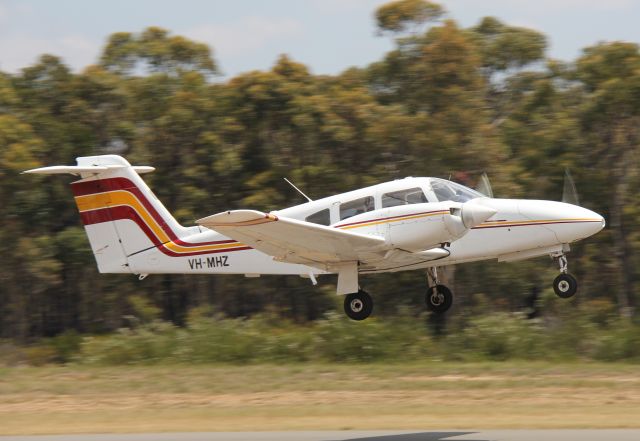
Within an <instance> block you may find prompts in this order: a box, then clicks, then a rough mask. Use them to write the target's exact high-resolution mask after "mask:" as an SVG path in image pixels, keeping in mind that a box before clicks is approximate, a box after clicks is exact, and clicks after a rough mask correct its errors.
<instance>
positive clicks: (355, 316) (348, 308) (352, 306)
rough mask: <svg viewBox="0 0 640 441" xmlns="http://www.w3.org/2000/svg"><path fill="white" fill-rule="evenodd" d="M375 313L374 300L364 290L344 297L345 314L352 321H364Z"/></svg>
mask: <svg viewBox="0 0 640 441" xmlns="http://www.w3.org/2000/svg"><path fill="white" fill-rule="evenodd" d="M372 311H373V299H372V298H371V296H370V295H369V293H367V292H366V291H364V290H362V289H361V290H359V291H358V292H354V293H352V294H347V295H346V296H345V297H344V312H345V313H346V314H347V316H348V317H349V318H350V319H352V320H364V319H366V318H367V317H369V316H370V315H371V312H372Z"/></svg>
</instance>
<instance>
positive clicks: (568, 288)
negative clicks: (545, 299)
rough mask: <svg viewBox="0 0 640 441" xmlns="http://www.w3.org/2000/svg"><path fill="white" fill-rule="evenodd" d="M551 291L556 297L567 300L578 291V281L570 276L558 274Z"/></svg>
mask: <svg viewBox="0 0 640 441" xmlns="http://www.w3.org/2000/svg"><path fill="white" fill-rule="evenodd" d="M553 290H554V291H555V292H556V295H557V296H558V297H561V298H563V299H568V298H569V297H573V296H574V295H575V293H576V292H577V291H578V281H577V280H576V278H575V277H573V276H572V275H571V274H560V275H559V276H558V277H556V278H555V280H554V281H553Z"/></svg>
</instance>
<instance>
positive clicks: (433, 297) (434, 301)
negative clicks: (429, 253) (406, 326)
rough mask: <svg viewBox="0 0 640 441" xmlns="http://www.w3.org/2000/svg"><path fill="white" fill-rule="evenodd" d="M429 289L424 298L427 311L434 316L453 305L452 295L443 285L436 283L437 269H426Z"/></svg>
mask: <svg viewBox="0 0 640 441" xmlns="http://www.w3.org/2000/svg"><path fill="white" fill-rule="evenodd" d="M427 280H428V284H429V288H428V289H427V294H426V296H425V302H426V304H427V309H428V310H429V311H431V312H433V313H435V314H442V313H444V312H446V311H447V310H448V309H449V308H451V305H452V304H453V294H452V293H451V290H450V289H449V288H447V287H446V286H445V285H441V284H440V283H439V281H438V268H435V267H434V268H429V269H427Z"/></svg>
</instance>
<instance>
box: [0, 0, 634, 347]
mask: <svg viewBox="0 0 640 441" xmlns="http://www.w3.org/2000/svg"><path fill="white" fill-rule="evenodd" d="M375 20H377V24H378V29H379V36H377V37H374V36H372V38H391V39H393V40H394V42H395V48H394V49H393V50H392V51H391V52H389V53H387V54H386V55H385V56H384V58H383V59H381V60H379V61H377V62H375V63H373V64H371V65H370V66H367V67H364V68H356V67H352V68H347V69H346V70H345V71H344V72H342V73H341V74H339V75H335V76H332V75H314V74H313V73H311V72H310V71H309V69H308V68H307V67H306V66H304V65H302V64H300V63H297V62H296V61H294V60H292V59H290V58H289V57H287V56H286V55H282V56H281V57H280V58H278V59H277V60H275V61H274V65H273V67H272V69H271V70H269V71H252V72H247V73H244V74H241V75H238V76H236V77H234V78H231V79H229V80H227V81H224V82H222V81H220V80H218V79H217V77H216V75H217V74H218V63H217V61H216V60H215V58H214V56H213V48H209V47H207V46H205V45H203V44H200V43H197V42H194V41H190V40H188V39H185V38H183V37H180V36H176V35H172V34H171V33H170V31H168V30H164V29H160V28H157V27H150V28H147V29H145V30H143V31H142V32H140V33H128V32H119V33H115V34H113V35H111V36H110V37H109V39H108V42H107V43H106V46H105V47H104V50H103V52H102V54H101V56H100V59H99V63H98V64H96V65H92V66H88V67H87V68H86V69H85V70H84V71H82V72H79V73H74V72H72V71H71V70H70V69H69V68H68V67H67V66H66V65H65V64H64V62H63V60H61V59H59V58H58V57H56V56H54V55H43V56H42V57H41V58H40V59H39V61H38V62H37V63H36V64H34V65H33V66H30V67H27V68H25V69H23V70H22V71H21V72H20V73H17V74H8V73H2V72H0V218H1V219H2V222H1V224H0V241H1V242H2V243H3V244H4V246H5V248H6V249H5V251H4V252H3V253H2V258H1V259H2V266H1V267H0V338H7V339H13V340H15V341H17V342H29V341H33V340H34V339H37V338H40V337H51V336H55V335H58V334H61V333H65V332H69V331H75V332H78V333H90V334H98V333H105V332H109V331H113V330H116V329H118V328H122V327H126V326H131V323H132V322H133V321H135V320H138V321H139V320H145V317H146V316H147V315H148V316H153V317H156V318H160V319H163V320H165V321H168V322H173V324H175V325H177V326H183V325H184V324H185V322H186V320H187V317H188V315H189V314H190V311H191V312H192V311H194V310H197V311H200V312H201V314H209V315H211V316H216V317H250V316H253V315H256V314H268V315H269V316H272V317H277V318H279V319H282V320H286V321H288V322H294V323H299V324H304V323H307V322H311V321H314V320H317V319H319V318H322V317H324V316H325V314H326V313H327V312H329V311H332V310H335V309H338V310H339V311H341V305H340V300H341V299H339V298H337V297H336V296H335V292H334V288H333V283H335V279H334V278H333V277H330V276H327V277H323V278H322V279H321V280H320V281H321V283H320V285H319V286H316V287H314V286H312V285H311V283H310V282H309V281H308V280H304V279H298V278H296V277H262V278H258V279H245V278H243V277H242V276H193V275H189V276H180V275H178V276H160V275H152V276H150V277H148V278H147V279H145V280H144V281H138V280H137V278H136V277H134V276H126V275H99V274H98V273H97V269H96V266H95V263H94V259H93V256H92V254H91V252H90V248H89V244H88V241H87V239H86V237H85V235H84V231H83V229H82V226H81V224H80V220H79V216H78V214H77V212H76V209H75V205H74V203H73V200H72V195H71V191H70V189H69V186H68V183H69V182H71V181H72V180H73V179H72V177H70V176H69V177H53V178H52V177H37V176H21V175H20V172H21V171H23V170H25V169H29V168H34V167H38V166H44V165H54V164H74V163H75V157H77V156H82V155H93V154H103V153H116V154H121V155H124V156H126V157H127V159H129V161H130V162H131V163H132V164H137V165H153V166H154V167H156V169H157V171H156V172H155V173H153V174H150V175H145V179H146V180H147V182H148V183H149V185H150V186H151V188H152V189H153V190H154V191H155V193H156V195H157V196H158V197H159V198H160V200H162V201H163V203H164V204H165V205H166V206H167V208H168V209H169V210H170V211H171V212H172V213H174V214H175V216H176V217H177V219H178V220H179V221H181V222H182V223H184V224H192V223H193V220H194V219H197V218H200V217H203V216H206V215H209V214H213V213H216V212H219V211H222V210H226V209H233V208H254V209H258V210H264V211H269V210H274V209H278V208H282V207H286V206H290V205H295V204H298V203H301V202H303V200H302V199H301V197H300V195H298V194H297V193H296V192H295V191H293V190H292V189H291V188H290V187H289V186H288V185H287V184H286V183H285V182H284V181H283V179H282V178H283V177H288V178H290V179H291V180H293V181H294V182H295V183H296V184H297V185H298V186H299V187H300V188H302V189H303V190H304V191H305V192H307V193H308V194H309V195H310V196H311V197H312V198H319V197H323V196H327V195H332V194H335V193H338V192H344V191H348V190H351V189H355V188H358V187H362V186H365V185H370V184H374V183H378V182H381V181H386V180H392V179H396V178H401V177H405V176H439V177H445V178H448V177H451V179H452V180H454V181H458V182H460V183H462V184H465V185H468V186H472V187H473V186H475V185H476V183H477V181H478V179H479V178H480V176H481V174H482V173H483V172H487V173H488V175H489V176H490V178H491V181H492V184H493V189H494V193H495V195H496V197H515V198H531V199H535V198H539V199H550V200H559V199H560V197H561V194H562V187H563V176H564V172H565V169H567V168H568V169H569V170H571V173H572V175H573V177H574V179H575V181H576V185H577V188H578V192H579V195H580V203H581V205H583V206H585V207H587V208H590V209H592V210H595V211H597V212H598V213H601V214H603V215H604V216H605V218H606V220H607V227H606V229H605V230H603V231H602V232H601V233H599V234H598V235H596V236H594V237H593V238H590V239H589V240H587V241H584V242H583V243H580V244H577V245H575V246H574V247H573V250H572V252H571V253H570V255H569V269H570V271H571V272H572V273H573V274H575V275H576V276H577V277H578V280H579V284H580V288H579V293H578V295H577V296H576V298H575V299H572V300H570V301H569V304H570V305H571V307H572V308H574V309H575V310H576V311H580V313H581V314H582V313H584V314H587V313H590V314H591V315H592V316H612V317H613V316H615V317H622V320H630V319H633V317H635V316H636V311H637V309H636V300H635V299H636V297H637V291H638V289H639V287H640V284H639V281H638V269H637V268H638V261H637V256H638V253H639V251H640V230H639V229H638V225H639V223H640V204H639V203H638V195H637V189H638V188H639V186H638V184H639V183H640V176H639V175H638V152H639V146H640V48H639V46H638V44H635V43H627V42H610V43H601V44H598V45H596V46H593V47H588V48H585V49H584V50H583V52H582V55H581V56H580V57H579V58H578V59H576V60H573V61H570V62H563V61H559V60H552V59H549V58H547V57H546V55H545V49H546V45H547V41H546V38H545V36H544V35H542V34H540V33H539V32H536V31H534V30H531V29H525V28H522V27H516V26H511V25H509V24H507V23H502V22H500V21H499V20H497V19H495V18H491V17H487V18H484V19H482V20H481V21H480V22H479V23H478V24H477V25H475V26H473V27H470V28H463V27H461V26H460V25H459V24H458V23H456V21H455V20H454V19H452V18H451V17H449V16H448V15H447V13H446V11H444V10H443V9H442V8H441V7H440V6H439V5H437V4H435V3H431V2H427V1H422V0H401V1H398V2H393V3H389V4H387V5H384V6H382V7H380V8H379V9H378V10H377V11H375ZM248 31H250V30H248ZM557 271H558V270H557V265H556V263H555V262H553V261H552V260H550V259H547V258H538V259H535V260H532V261H527V262H521V263H513V264H498V263H497V262H483V263H474V264H467V265H462V266H459V267H457V268H450V269H449V270H448V271H447V274H446V276H447V278H448V283H449V285H450V286H451V287H452V288H453V290H454V293H455V306H454V308H453V309H452V310H451V311H450V312H449V313H448V317H447V319H446V320H447V321H450V322H454V321H455V322H456V323H464V322H465V320H468V319H470V318H472V317H474V316H477V315H481V314H486V313H490V312H495V311H502V312H517V311H519V312H522V313H524V314H525V315H526V316H527V317H549V316H551V315H553V314H554V308H557V307H558V306H557V305H558V304H557V303H553V302H552V301H551V300H550V299H551V298H552V297H553V293H552V289H551V281H552V280H553V278H554V277H555V275H556V274H557ZM363 284H364V286H365V287H366V289H367V290H368V291H369V292H370V293H371V294H372V295H373V296H374V299H375V301H376V309H375V311H374V314H375V315H378V316H386V317H387V319H388V320H395V319H396V318H397V317H406V316H415V317H416V320H418V318H419V317H426V318H425V320H427V321H429V320H431V318H429V316H428V314H426V312H425V308H424V300H423V298H424V294H425V292H426V277H425V274H423V273H421V272H409V273H398V274H387V275H379V276H369V277H365V278H364V281H363ZM565 304H567V302H565ZM202 311H206V312H204V313H203V312H202ZM589 311H591V312H589ZM394 317H395V318H394ZM374 321H375V319H374Z"/></svg>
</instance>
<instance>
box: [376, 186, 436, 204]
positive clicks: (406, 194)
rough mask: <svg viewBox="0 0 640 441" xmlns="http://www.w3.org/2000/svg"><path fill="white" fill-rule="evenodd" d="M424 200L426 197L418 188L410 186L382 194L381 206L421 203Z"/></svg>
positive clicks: (425, 200)
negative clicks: (406, 188)
mask: <svg viewBox="0 0 640 441" xmlns="http://www.w3.org/2000/svg"><path fill="white" fill-rule="evenodd" d="M425 202H427V198H426V196H425V195H424V192H423V191H422V189H420V188H410V189H408V190H400V191H394V192H391V193H385V194H383V195H382V208H387V207H397V206H398V205H409V204H422V203H425Z"/></svg>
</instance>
